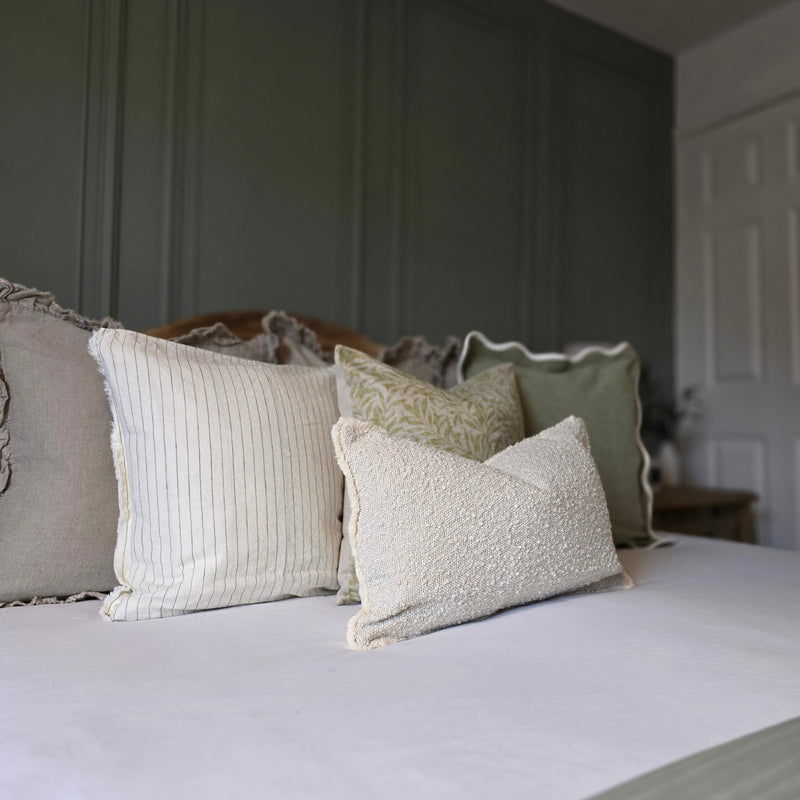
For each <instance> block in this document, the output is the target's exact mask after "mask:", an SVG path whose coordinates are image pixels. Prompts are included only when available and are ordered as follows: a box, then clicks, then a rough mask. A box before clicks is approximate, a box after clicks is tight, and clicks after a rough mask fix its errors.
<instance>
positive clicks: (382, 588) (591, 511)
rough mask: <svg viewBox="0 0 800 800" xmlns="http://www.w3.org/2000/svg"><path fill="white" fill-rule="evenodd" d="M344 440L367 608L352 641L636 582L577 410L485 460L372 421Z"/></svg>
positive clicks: (336, 433) (377, 642)
mask: <svg viewBox="0 0 800 800" xmlns="http://www.w3.org/2000/svg"><path fill="white" fill-rule="evenodd" d="M333 440H334V446H335V447H336V455H337V458H338V460H339V465H340V466H341V467H342V471H343V472H344V474H345V478H346V480H347V488H348V491H349V493H350V497H351V502H352V517H351V522H350V530H349V537H350V544H351V546H352V548H353V554H354V557H355V563H356V572H357V574H358V580H359V581H360V583H361V596H362V605H361V610H360V611H359V612H358V613H357V614H356V615H355V616H354V617H353V618H352V619H351V620H350V624H349V626H348V631H347V641H348V643H349V644H350V645H351V646H352V647H355V648H357V649H361V650H367V649H370V648H373V647H380V646H381V645H385V644H391V643H393V642H398V641H401V640H402V639H408V638H410V637H412V636H418V635H420V634H422V633H427V632H429V631H433V630H436V629H437V628H443V627H445V626H447V625H456V624H458V623H461V622H466V621H468V620H473V619H478V618H479V617H484V616H486V615H487V614H491V613H492V612H494V611H498V610H499V609H502V608H508V607H510V606H515V605H520V604H522V603H529V602H531V601H533V600H541V599H543V598H545V597H551V596H553V595H556V594H562V593H564V592H570V591H573V590H575V589H579V588H582V587H590V586H591V588H593V589H594V590H596V591H597V590H600V589H603V590H606V589H611V588H621V587H623V586H625V585H627V578H626V577H625V574H624V573H623V572H622V567H621V566H620V563H619V560H618V559H617V554H616V551H615V549H614V542H613V541H612V538H611V524H610V522H609V518H608V508H607V507H606V500H605V495H604V494H603V487H602V485H601V483H600V477H599V476H598V474H597V468H596V467H595V465H594V461H592V457H591V455H590V453H589V440H588V437H587V435H586V428H585V427H584V425H583V422H582V421H581V420H580V419H577V418H576V417H569V418H568V419H566V420H564V421H563V422H561V423H559V424H558V425H556V426H554V427H552V428H548V429H547V430H545V431H542V433H540V434H539V435H538V436H533V437H531V438H529V439H525V440H523V441H522V442H520V443H518V444H516V445H513V446H511V447H508V448H506V449H505V450H503V451H502V452H500V453H498V454H497V455H495V456H492V457H491V458H490V459H489V460H488V461H486V462H484V463H482V464H481V463H479V462H477V461H473V460H471V459H468V458H464V457H462V456H459V455H456V454H454V453H449V452H447V451H445V450H440V449H438V448H436V447H431V446H430V445H426V444H420V443H418V442H412V441H409V440H406V439H398V438H394V437H390V436H389V435H388V434H387V433H386V431H385V430H383V429H381V428H378V427H377V426H375V425H372V424H371V423H369V422H366V421H363V420H355V419H347V418H345V419H342V420H340V421H339V422H338V423H337V424H336V425H335V426H334V428H333ZM601 581H602V583H599V582H601Z"/></svg>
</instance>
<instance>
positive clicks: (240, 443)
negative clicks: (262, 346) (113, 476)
mask: <svg viewBox="0 0 800 800" xmlns="http://www.w3.org/2000/svg"><path fill="white" fill-rule="evenodd" d="M89 351H90V353H91V354H92V355H93V356H94V358H95V359H96V360H97V363H98V365H99V367H100V370H101V371H102V373H103V375H104V376H105V379H106V389H107V392H108V396H109V399H110V405H111V413H112V417H113V420H114V424H113V430H112V437H111V439H112V449H113V453H114V459H115V467H116V473H117V478H118V487H119V507H120V515H119V525H118V530H117V545H116V550H115V554H114V569H115V572H116V575H117V578H118V581H119V584H120V585H119V586H118V587H117V588H116V589H115V590H114V591H113V592H112V594H111V595H110V596H109V597H108V598H107V599H106V601H105V602H104V604H103V610H102V613H103V614H104V615H105V616H106V617H107V618H109V619H112V620H131V619H147V618H152V617H165V616H173V615H177V614H184V613H187V612H190V611H198V610H202V609H209V608H218V607H222V606H231V605H238V604H243V603H255V602H263V601H267V600H276V599H280V598H284V597H290V596H305V595H312V594H316V593H319V592H321V591H326V590H331V591H332V590H335V589H336V587H337V581H336V561H337V555H338V550H339V540H340V537H341V525H340V522H339V513H340V511H341V504H342V478H341V475H340V474H339V472H338V470H337V469H336V462H335V460H334V454H333V449H332V447H331V442H330V428H331V425H332V424H333V423H334V421H335V420H336V418H337V416H338V408H337V405H336V388H335V376H334V372H333V368H327V369H316V368H309V367H296V366H275V365H267V364H258V363H255V362H252V361H245V360H242V359H237V358H232V357H229V356H225V355H221V354H218V353H212V352H206V351H200V350H197V349H193V348H190V347H185V346H182V345H180V344H175V343H173V342H168V341H164V340H161V339H154V338H151V337H149V336H145V335H144V334H140V333H134V332H132V331H124V330H120V331H103V330H101V331H98V332H97V333H96V334H94V335H93V336H92V338H91V340H90V342H89Z"/></svg>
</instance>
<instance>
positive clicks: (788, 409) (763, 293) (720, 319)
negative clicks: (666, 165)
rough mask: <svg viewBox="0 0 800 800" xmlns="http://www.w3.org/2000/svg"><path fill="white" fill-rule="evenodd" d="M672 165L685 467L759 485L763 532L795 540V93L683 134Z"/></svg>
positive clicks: (799, 304) (799, 454) (796, 543)
mask: <svg viewBox="0 0 800 800" xmlns="http://www.w3.org/2000/svg"><path fill="white" fill-rule="evenodd" d="M677 165H678V186H677V202H678V249H677V295H676V303H677V306H676V316H677V328H676V336H677V338H676V346H677V382H678V387H679V388H682V387H684V386H690V385H695V386H698V387H700V390H701V395H700V396H701V407H702V415H701V417H700V419H699V420H698V421H697V422H695V423H692V424H690V425H687V426H686V427H685V430H684V432H683V437H682V441H681V446H682V450H683V453H684V458H685V468H686V474H687V478H688V481H690V482H692V483H695V484H698V485H705V486H719V487H724V488H739V489H752V490H753V491H755V492H757V493H758V494H759V496H760V498H761V500H760V502H759V504H758V505H757V507H756V512H757V527H758V530H757V535H758V542H759V543H760V544H768V545H773V546H775V547H783V548H790V549H800V503H799V502H798V497H800V100H798V99H795V100H793V101H791V102H787V103H783V104H781V105H775V106H772V107H770V108H768V109H766V110H763V111H760V112H758V113H754V114H751V115H748V116H746V117H742V118H739V119H737V120H735V121H733V122H729V123H727V124H725V125H722V126H718V127H714V128H713V129H710V130H707V131H704V132H702V133H700V134H697V135H693V136H687V137H683V138H681V139H679V141H678V143H677Z"/></svg>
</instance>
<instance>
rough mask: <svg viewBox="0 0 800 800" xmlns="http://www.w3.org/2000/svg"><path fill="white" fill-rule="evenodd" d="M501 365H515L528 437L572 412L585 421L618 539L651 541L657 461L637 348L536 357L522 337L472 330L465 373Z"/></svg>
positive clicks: (464, 375) (462, 372)
mask: <svg viewBox="0 0 800 800" xmlns="http://www.w3.org/2000/svg"><path fill="white" fill-rule="evenodd" d="M499 364H508V365H512V366H513V367H514V370H515V373H516V376H517V384H518V386H519V392H520V397H521V400H522V410H523V414H524V418H525V434H526V435H527V436H531V435H533V434H536V433H538V432H539V431H542V430H544V429H545V428H548V427H550V426H552V425H555V424H556V423H557V422H558V421H559V420H561V419H563V418H564V417H566V416H568V415H570V414H572V415H575V416H578V417H580V418H581V419H583V420H584V422H585V424H586V429H587V430H588V432H589V437H590V439H591V442H592V456H593V458H594V460H595V462H596V464H597V469H598V472H599V473H600V479H601V480H602V482H603V488H604V490H605V493H606V499H607V501H608V509H609V513H610V515H611V527H612V529H613V531H614V541H615V542H616V543H617V544H631V543H634V544H635V543H639V544H647V543H652V542H653V541H654V537H653V535H652V532H651V528H650V519H651V512H652V492H651V489H650V484H649V482H648V479H647V473H648V470H649V464H650V461H649V458H648V455H647V451H646V450H645V448H644V445H643V444H642V440H641V437H640V434H639V430H640V425H641V416H642V412H641V406H640V403H639V395H638V382H639V359H638V357H637V355H636V352H635V351H634V350H633V348H632V347H631V346H630V345H629V344H627V343H625V342H623V343H622V344H620V345H617V346H616V347H613V348H601V347H589V348H586V349H585V350H583V351H581V352H580V353H577V354H575V355H572V356H567V355H561V354H543V355H535V354H533V353H531V352H529V351H528V350H527V349H526V348H525V347H524V346H523V345H521V344H519V343H518V342H507V343H505V344H495V343H493V342H491V341H489V340H488V339H487V338H486V337H485V336H484V335H483V334H481V333H478V332H476V331H473V332H472V333H470V334H469V335H468V336H467V338H466V340H465V342H464V350H463V352H462V355H461V362H460V365H459V371H460V375H461V377H462V379H465V380H470V379H474V378H475V377H477V376H479V375H480V374H481V373H482V372H483V371H485V370H488V369H493V368H496V367H497V366H498V365H499Z"/></svg>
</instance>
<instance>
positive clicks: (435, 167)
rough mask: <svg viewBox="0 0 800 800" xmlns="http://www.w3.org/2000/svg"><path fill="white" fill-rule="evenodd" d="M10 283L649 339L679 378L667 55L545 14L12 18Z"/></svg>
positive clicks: (393, 325)
mask: <svg viewBox="0 0 800 800" xmlns="http://www.w3.org/2000/svg"><path fill="white" fill-rule="evenodd" d="M0 119H2V125H0V248H2V249H1V250H0V252H2V255H3V260H4V267H3V269H2V274H4V275H5V276H6V277H8V278H10V279H12V280H16V281H18V282H22V283H28V284H34V285H37V286H38V287H39V288H42V289H45V288H46V289H50V290H52V291H54V292H55V293H56V294H57V296H58V298H59V300H60V301H61V302H62V304H64V305H69V306H73V307H77V308H79V309H80V310H81V311H83V312H84V313H86V314H89V315H93V316H97V315H103V314H109V313H110V314H113V315H115V316H117V317H118V318H120V319H121V320H122V321H123V322H124V323H125V324H127V325H128V326H130V327H134V328H141V327H145V326H149V325H154V324H158V323H161V322H165V321H168V320H171V319H176V318H178V317H184V316H190V315H193V314H196V313H203V312H208V311H213V310H224V309H231V308H264V309H268V308H282V309H286V310H293V311H297V312H302V313H306V314H311V315H316V316H320V317H325V318H328V319H331V320H334V321H338V322H341V323H344V324H347V325H349V326H351V327H355V328H359V329H361V330H363V331H365V332H366V333H368V334H370V335H371V336H373V337H374V338H376V339H378V340H381V341H386V342H390V341H393V340H395V339H396V338H397V337H398V336H399V335H401V334H405V333H423V334H426V335H427V336H428V337H429V338H431V339H434V340H440V339H442V338H443V337H444V336H446V335H447V334H451V333H452V334H457V335H462V336H463V335H464V334H465V333H466V332H467V331H468V330H469V329H471V328H479V329H481V330H483V331H484V332H486V333H487V334H488V335H489V336H491V337H494V338H496V339H517V340H521V341H523V342H525V343H526V344H527V345H528V346H530V347H532V348H535V349H538V350H543V349H547V350H549V349H556V348H561V347H562V346H563V345H565V344H568V343H572V342H578V341H617V340H620V339H628V340H630V341H631V342H632V343H633V344H634V345H635V346H636V347H637V349H638V350H639V351H640V353H641V354H642V356H643V358H644V359H646V360H647V361H648V362H649V363H651V364H652V365H653V368H654V370H655V371H656V373H657V374H659V375H660V376H661V377H662V379H664V380H667V381H671V376H672V217H671V213H672V212H671V209H672V178H671V175H672V167H671V127H672V64H671V61H670V59H669V58H668V57H666V56H664V55H663V54H659V53H656V52H654V51H652V50H649V49H647V48H645V47H643V46H641V45H638V44H635V43H633V42H631V41H629V40H626V39H624V38H622V37H620V36H618V35H616V34H613V33H611V32H610V31H607V30H604V29H602V28H599V27H597V26H595V25H592V24H590V23H588V22H586V21H583V20H581V19H579V18H577V17H574V16H572V15H569V14H566V13H563V12H561V11H560V10H557V9H555V8H554V7H552V6H549V5H547V4H545V3H541V2H534V0H530V1H529V2H523V0H292V2H286V1H285V0H205V2H203V0H29V2H25V3H20V2H19V0H0Z"/></svg>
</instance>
